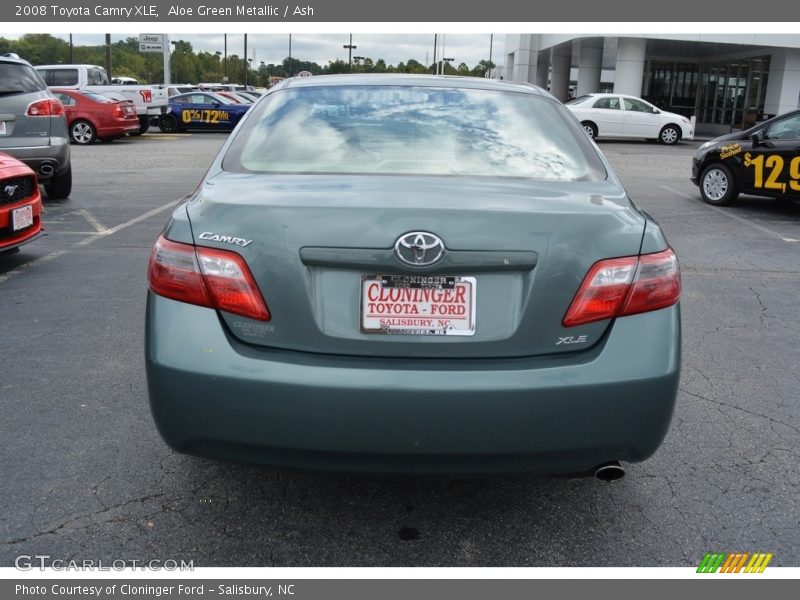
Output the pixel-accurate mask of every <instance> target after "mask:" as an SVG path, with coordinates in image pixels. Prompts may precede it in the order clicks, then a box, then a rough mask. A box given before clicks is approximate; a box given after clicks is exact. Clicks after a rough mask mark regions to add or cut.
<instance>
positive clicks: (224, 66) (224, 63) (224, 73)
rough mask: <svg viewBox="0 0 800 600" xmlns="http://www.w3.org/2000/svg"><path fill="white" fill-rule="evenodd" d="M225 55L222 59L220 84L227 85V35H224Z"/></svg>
mask: <svg viewBox="0 0 800 600" xmlns="http://www.w3.org/2000/svg"><path fill="white" fill-rule="evenodd" d="M224 44H225V46H224V50H225V53H224V55H223V57H222V83H228V34H227V33H226V34H225V42H224Z"/></svg>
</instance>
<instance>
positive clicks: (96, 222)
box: [75, 208, 108, 233]
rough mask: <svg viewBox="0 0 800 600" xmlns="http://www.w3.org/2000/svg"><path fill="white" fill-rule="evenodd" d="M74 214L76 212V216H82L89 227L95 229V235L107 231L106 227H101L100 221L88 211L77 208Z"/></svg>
mask: <svg viewBox="0 0 800 600" xmlns="http://www.w3.org/2000/svg"><path fill="white" fill-rule="evenodd" d="M75 212H77V213H78V214H80V215H82V216H83V218H84V219H86V220H87V221H88V222H89V225H91V226H92V227H94V229H95V231H97V233H105V232H106V231H107V230H108V227H106V226H105V225H103V224H102V223H101V222H100V220H99V219H98V218H97V217H95V216H94V215H93V214H92V212H91V211H90V210H89V209H86V208H79V209H78V210H76V211H75Z"/></svg>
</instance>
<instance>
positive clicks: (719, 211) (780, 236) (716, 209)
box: [661, 185, 800, 242]
mask: <svg viewBox="0 0 800 600" xmlns="http://www.w3.org/2000/svg"><path fill="white" fill-rule="evenodd" d="M661 187H662V188H663V189H665V190H667V191H668V192H672V193H673V194H677V195H678V196H681V197H683V198H688V199H689V200H697V198H695V197H694V196H690V195H689V194H686V193H684V192H679V191H678V190H676V189H673V188H671V187H669V186H667V185H662V186H661ZM699 205H700V206H703V207H704V208H707V209H709V210H713V211H714V212H716V213H717V214H720V215H723V216H725V217H728V218H729V219H733V220H734V221H738V222H739V223H743V224H744V225H747V226H748V227H752V228H753V229H758V230H759V231H761V232H762V233H767V234H769V235H770V236H774V237H777V238H778V239H779V240H781V241H783V242H800V240H796V239H795V238H790V237H785V236H784V235H783V234H782V233H780V232H778V231H775V230H774V229H770V228H769V227H766V226H764V225H759V224H758V223H753V222H752V221H748V220H747V219H743V218H742V217H740V216H738V215H734V214H731V213H730V212H728V211H727V210H723V209H721V208H719V207H717V206H711V205H709V204H706V203H705V202H700V203H699Z"/></svg>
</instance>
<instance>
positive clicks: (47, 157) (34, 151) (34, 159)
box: [0, 137, 70, 183]
mask: <svg viewBox="0 0 800 600" xmlns="http://www.w3.org/2000/svg"><path fill="white" fill-rule="evenodd" d="M0 152H5V153H6V154H10V155H11V156H13V157H14V158H16V159H17V160H21V161H22V162H24V163H25V164H26V165H28V166H29V167H30V168H31V169H33V171H35V172H36V176H37V177H38V178H39V183H42V181H43V180H47V179H49V178H50V176H51V175H50V174H48V173H49V171H46V172H43V171H42V167H43V166H44V165H49V166H51V167H52V169H53V171H52V173H53V174H56V175H61V174H63V173H64V172H65V171H66V170H67V168H68V167H69V157H70V154H69V152H70V150H69V140H68V139H67V138H60V137H51V138H50V145H49V146H17V147H14V148H0Z"/></svg>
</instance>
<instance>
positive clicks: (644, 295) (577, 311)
mask: <svg viewBox="0 0 800 600" xmlns="http://www.w3.org/2000/svg"><path fill="white" fill-rule="evenodd" d="M680 296H681V274H680V269H679V268H678V259H677V257H676V256H675V253H674V252H673V251H672V249H667V250H664V251H663V252H657V253H655V254H643V255H641V256H626V257H623V258H611V259H608V260H601V261H599V262H597V263H595V264H594V265H592V268H591V269H589V273H587V275H586V277H585V278H584V280H583V283H581V287H580V288H578V292H577V293H576V294H575V298H573V300H572V304H570V307H569V310H567V314H566V316H565V317H564V320H563V321H562V324H563V325H564V327H574V326H575V325H583V324H585V323H591V322H593V321H601V320H603V319H611V318H614V317H623V316H625V315H635V314H637V313H643V312H648V311H651V310H657V309H659V308H666V307H667V306H672V305H673V304H676V303H677V302H678V300H680Z"/></svg>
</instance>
